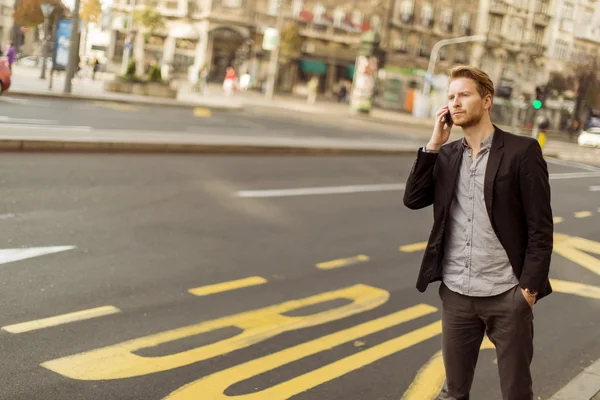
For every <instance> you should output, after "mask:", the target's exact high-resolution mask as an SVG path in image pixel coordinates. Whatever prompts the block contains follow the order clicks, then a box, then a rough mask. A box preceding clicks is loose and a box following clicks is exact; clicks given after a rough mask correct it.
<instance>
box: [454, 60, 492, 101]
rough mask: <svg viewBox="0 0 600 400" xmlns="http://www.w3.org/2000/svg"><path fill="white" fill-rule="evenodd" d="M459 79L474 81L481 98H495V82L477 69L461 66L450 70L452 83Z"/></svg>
mask: <svg viewBox="0 0 600 400" xmlns="http://www.w3.org/2000/svg"><path fill="white" fill-rule="evenodd" d="M459 78H467V79H472V80H474V81H475V84H477V92H479V95H480V96H481V98H484V97H485V96H487V95H488V94H490V95H492V99H493V98H494V82H492V80H491V79H490V76H489V75H488V74H486V73H485V72H483V71H482V70H480V69H479V68H477V67H470V66H467V65H459V66H458V67H454V68H452V69H451V70H450V81H453V80H455V79H459Z"/></svg>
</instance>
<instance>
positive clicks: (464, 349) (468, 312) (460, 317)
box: [439, 283, 533, 400]
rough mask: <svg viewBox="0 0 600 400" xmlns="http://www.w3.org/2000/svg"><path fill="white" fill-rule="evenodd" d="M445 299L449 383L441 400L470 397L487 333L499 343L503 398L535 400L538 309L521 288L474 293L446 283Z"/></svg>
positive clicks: (444, 340)
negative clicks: (535, 311) (493, 293)
mask: <svg viewBox="0 0 600 400" xmlns="http://www.w3.org/2000/svg"><path fill="white" fill-rule="evenodd" d="M440 298H441V299H442V353H443V355H444V365H445V367H446V382H445V383H444V388H443V389H442V392H441V393H440V396H439V400H469V392H470V390H471V384H472V383H473V376H474V375H475V366H476V365H477V357H478V356H479V348H480V346H481V342H482V341H483V337H484V334H487V336H488V338H489V339H490V341H491V342H492V343H493V344H494V346H496V356H497V358H498V373H499V375H500V386H501V389H502V398H503V399H504V400H532V399H533V389H532V382H531V372H530V365H531V360H532V358H533V310H532V309H531V307H530V306H529V303H527V300H525V297H524V296H523V294H522V293H521V289H520V288H519V287H518V286H517V287H515V288H513V289H511V290H509V291H507V292H505V293H502V294H500V295H497V296H491V297H470V296H464V295H461V294H458V293H455V292H453V291H451V290H450V289H448V288H447V287H446V285H444V284H443V283H442V285H441V286H440Z"/></svg>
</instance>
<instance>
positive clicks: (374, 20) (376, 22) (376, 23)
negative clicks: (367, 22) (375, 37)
mask: <svg viewBox="0 0 600 400" xmlns="http://www.w3.org/2000/svg"><path fill="white" fill-rule="evenodd" d="M371 27H372V28H373V30H374V31H375V32H381V18H379V15H373V16H372V17H371Z"/></svg>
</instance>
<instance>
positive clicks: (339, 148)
mask: <svg viewBox="0 0 600 400" xmlns="http://www.w3.org/2000/svg"><path fill="white" fill-rule="evenodd" d="M417 150H418V146H413V145H404V147H401V146H393V145H392V146H385V145H383V146H381V147H379V146H372V147H369V146H364V147H360V146H352V145H348V146H344V145H335V144H314V145H310V144H306V145H303V144H275V143H274V144H265V143H257V144H251V143H181V142H180V143H168V142H136V141H129V142H128V141H109V140H105V141H101V140H52V139H49V140H40V139H0V152H7V153H15V152H17V153H19V152H20V153H40V152H56V153H170V154H186V153H187V154H231V155H233V154H275V155H277V154H281V155H283V154H289V155H294V154H296V155H412V156H416V154H417ZM544 156H546V157H554V158H556V157H558V153H555V152H544Z"/></svg>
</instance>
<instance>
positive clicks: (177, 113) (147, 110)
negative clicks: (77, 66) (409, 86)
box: [0, 96, 429, 140]
mask: <svg viewBox="0 0 600 400" xmlns="http://www.w3.org/2000/svg"><path fill="white" fill-rule="evenodd" d="M207 111H208V110H207V109H204V108H194V107H165V106H141V105H132V104H125V103H117V102H102V101H97V102H94V101H76V100H68V99H64V100H62V99H43V98H30V97H14V96H10V97H0V129H2V128H6V129H10V128H13V129H14V128H27V129H36V128H37V129H46V128H51V129H78V128H82V127H83V128H88V129H89V128H91V129H94V130H118V131H123V130H133V131H146V132H165V133H168V132H177V133H189V134H202V133H204V134H235V135H260V136H292V137H306V136H311V137H314V136H321V137H345V138H353V139H357V138H358V139H360V138H368V139H376V138H382V139H390V138H397V139H407V140H413V138H412V137H411V135H413V134H415V133H417V134H423V133H425V135H426V136H429V131H428V130H427V129H425V130H424V129H422V128H411V127H402V128H399V127H397V126H391V125H385V124H377V123H373V122H367V121H362V120H343V121H341V120H336V119H335V118H334V119H332V118H329V117H327V116H323V115H315V116H311V115H307V114H305V113H294V112H291V111H285V110H275V109H270V108H264V107H247V108H246V109H245V110H244V111H226V110H212V111H210V112H209V113H207Z"/></svg>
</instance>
